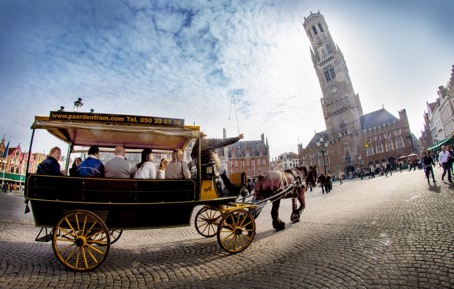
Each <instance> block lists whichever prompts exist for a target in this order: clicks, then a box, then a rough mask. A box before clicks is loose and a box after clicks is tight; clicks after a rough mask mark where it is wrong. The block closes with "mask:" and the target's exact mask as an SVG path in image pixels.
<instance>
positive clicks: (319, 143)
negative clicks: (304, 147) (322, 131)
mask: <svg viewBox="0 0 454 289" xmlns="http://www.w3.org/2000/svg"><path fill="white" fill-rule="evenodd" d="M317 146H318V147H319V148H321V149H320V152H321V153H322V158H323V168H324V169H325V176H326V163H325V153H326V152H327V151H326V150H324V148H327V147H328V141H324V140H323V137H320V139H319V140H318V141H317Z"/></svg>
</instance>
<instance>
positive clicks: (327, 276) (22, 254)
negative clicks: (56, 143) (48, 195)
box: [0, 168, 454, 288]
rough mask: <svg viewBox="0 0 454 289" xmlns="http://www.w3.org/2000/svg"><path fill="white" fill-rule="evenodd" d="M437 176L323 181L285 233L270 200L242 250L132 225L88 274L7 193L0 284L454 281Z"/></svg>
mask: <svg viewBox="0 0 454 289" xmlns="http://www.w3.org/2000/svg"><path fill="white" fill-rule="evenodd" d="M435 174H436V175H437V177H438V184H437V186H432V185H431V186H429V185H427V181H426V180H425V179H424V174H423V172H422V171H412V172H408V171H404V172H402V173H399V172H394V174H393V175H392V176H391V177H388V178H386V177H376V178H374V179H365V180H358V179H355V180H348V181H345V182H344V184H343V185H339V184H338V183H335V184H334V188H333V190H332V191H331V192H330V193H329V194H322V193H321V190H320V188H316V189H314V191H312V192H308V193H307V194H306V199H307V208H306V210H305V211H304V212H303V214H302V218H301V222H299V223H295V224H292V223H290V221H289V220H290V201H289V200H285V201H283V203H282V204H281V217H282V218H283V220H284V221H286V222H287V226H286V229H285V230H284V231H280V232H276V231H275V230H274V229H273V228H272V226H271V217H270V209H271V205H269V204H268V205H267V206H266V207H265V208H264V210H263V211H262V213H261V215H260V216H259V218H257V220H256V223H257V235H256V237H255V239H254V241H253V242H252V244H251V245H250V246H249V247H248V248H247V249H246V250H245V251H243V252H241V253H238V254H229V253H226V252H224V251H223V250H222V249H221V248H220V247H219V245H218V244H217V240H216V237H214V238H204V237H202V236H200V235H199V234H198V233H197V232H196V230H195V228H194V227H193V226H191V227H180V228H169V229H154V230H135V231H124V232H123V235H122V236H121V238H120V239H119V240H118V242H116V243H115V244H112V246H111V248H110V252H109V255H108V257H107V260H106V261H105V262H104V263H103V264H102V265H101V267H100V268H98V269H96V270H95V271H92V272H86V273H75V272H71V271H68V270H67V269H66V268H65V267H64V266H63V265H61V264H60V263H59V262H58V260H57V259H56V257H55V256H54V253H53V251H52V247H51V242H48V243H39V242H35V241H34V239H35V237H36V235H37V233H38V231H39V228H35V227H34V223H33V216H32V215H31V214H27V215H24V214H23V212H24V204H23V201H24V199H23V197H21V196H20V194H19V193H17V192H16V193H7V194H5V193H0V232H1V233H0V253H1V254H0V288H45V287H47V288H454V186H453V185H450V184H448V183H444V182H441V180H440V176H441V170H440V169H439V168H436V170H435ZM197 209H198V208H196V210H197ZM195 212H196V211H195ZM175 213H178V212H175ZM194 216H195V213H194Z"/></svg>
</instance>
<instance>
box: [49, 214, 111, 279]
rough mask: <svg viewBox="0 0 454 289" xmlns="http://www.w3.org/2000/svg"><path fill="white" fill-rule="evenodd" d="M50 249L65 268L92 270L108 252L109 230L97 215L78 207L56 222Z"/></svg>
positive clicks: (101, 261) (102, 260)
mask: <svg viewBox="0 0 454 289" xmlns="http://www.w3.org/2000/svg"><path fill="white" fill-rule="evenodd" d="M95 245H97V246H95ZM52 248H53V250H54V253H55V256H57V259H58V260H59V261H60V262H61V263H62V264H63V265H65V266H66V267H67V268H69V269H71V270H73V271H89V270H93V269H95V268H97V267H99V266H100V265H101V264H102V263H103V262H104V260H105V259H106V257H107V254H108V253H109V249H110V234H109V230H108V229H107V226H106V224H105V223H104V222H103V220H101V218H99V217H98V216H97V215H95V214H93V213H91V212H89V211H85V210H77V211H74V212H71V213H69V214H67V215H65V216H63V217H62V218H61V219H60V220H59V221H58V223H57V225H55V228H54V234H53V237H52Z"/></svg>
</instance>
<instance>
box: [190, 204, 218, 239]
mask: <svg viewBox="0 0 454 289" xmlns="http://www.w3.org/2000/svg"><path fill="white" fill-rule="evenodd" d="M221 218H222V213H221V212H220V211H218V210H215V209H212V208H210V207H208V206H205V207H203V208H202V209H200V211H199V212H198V213H197V215H196V216H195V228H196V230H197V232H199V234H200V235H202V236H204V237H207V238H210V237H214V236H215V235H216V232H217V229H218V224H219V221H220V220H221Z"/></svg>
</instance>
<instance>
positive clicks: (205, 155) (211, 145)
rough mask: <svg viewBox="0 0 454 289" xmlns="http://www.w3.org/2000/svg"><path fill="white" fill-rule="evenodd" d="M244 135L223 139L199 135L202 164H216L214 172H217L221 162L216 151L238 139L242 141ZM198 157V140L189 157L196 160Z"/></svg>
mask: <svg viewBox="0 0 454 289" xmlns="http://www.w3.org/2000/svg"><path fill="white" fill-rule="evenodd" d="M243 138H244V135H243V134H240V135H238V136H237V137H231V138H225V139H216V138H206V135H205V134H204V133H202V134H201V139H200V141H201V143H202V146H201V153H200V158H201V162H202V164H209V163H211V162H214V163H215V164H216V168H215V169H216V170H217V171H218V172H219V169H220V166H221V160H220V159H219V156H218V154H217V153H216V149H218V148H222V147H225V146H228V145H231V144H234V143H236V142H237V141H239V140H240V139H243ZM198 155H199V140H196V142H195V144H194V147H193V148H192V152H191V157H192V158H193V159H197V156H198Z"/></svg>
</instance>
